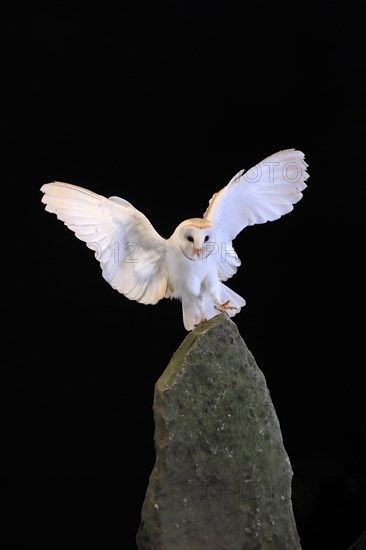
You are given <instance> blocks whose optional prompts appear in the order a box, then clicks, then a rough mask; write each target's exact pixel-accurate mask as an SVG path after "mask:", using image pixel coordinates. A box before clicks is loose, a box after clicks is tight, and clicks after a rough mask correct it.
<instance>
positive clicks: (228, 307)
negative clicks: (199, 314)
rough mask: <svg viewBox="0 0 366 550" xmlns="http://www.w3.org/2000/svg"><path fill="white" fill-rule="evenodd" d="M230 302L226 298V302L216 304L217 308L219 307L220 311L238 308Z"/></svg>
mask: <svg viewBox="0 0 366 550" xmlns="http://www.w3.org/2000/svg"><path fill="white" fill-rule="evenodd" d="M229 303H230V301H229V300H226V302H224V303H223V304H219V305H217V306H215V309H217V310H218V311H226V310H227V309H237V308H236V307H234V306H229Z"/></svg>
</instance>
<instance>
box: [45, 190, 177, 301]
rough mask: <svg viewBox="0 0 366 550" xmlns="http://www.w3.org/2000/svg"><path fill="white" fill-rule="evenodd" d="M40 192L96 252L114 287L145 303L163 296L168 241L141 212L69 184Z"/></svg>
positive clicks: (164, 291)
mask: <svg viewBox="0 0 366 550" xmlns="http://www.w3.org/2000/svg"><path fill="white" fill-rule="evenodd" d="M41 191H42V192H43V193H44V196H43V198H42V202H43V203H44V204H45V205H46V211H47V212H52V213H53V214H56V216H57V218H58V219H60V220H62V221H63V222H64V223H65V225H66V226H67V227H68V228H69V229H71V231H73V232H74V233H75V235H76V237H77V238H78V239H80V240H82V241H84V242H85V243H86V245H87V246H88V247H89V248H91V249H92V250H94V251H95V257H96V258H97V260H99V262H100V265H101V268H102V271H103V277H104V279H105V280H106V281H107V282H108V283H109V284H110V285H111V286H112V287H113V288H114V289H116V290H117V291H118V292H121V293H122V294H124V295H125V296H126V297H127V298H129V299H130V300H136V301H137V302H141V303H143V304H156V303H157V302H158V301H159V300H161V299H162V298H164V297H165V295H166V292H167V284H168V276H167V271H166V268H165V255H166V250H167V241H166V240H165V239H163V237H161V236H160V235H159V234H158V233H157V232H156V231H155V229H154V227H153V226H152V225H151V223H150V222H149V220H148V219H147V218H146V216H144V214H142V213H141V212H139V210H137V209H136V208H134V207H133V206H132V204H130V203H129V202H127V201H125V200H124V199H121V198H119V197H110V198H109V199H107V198H106V197H103V196H102V195H97V194H96V193H93V192H92V191H89V190H88V189H84V188H82V187H78V186H76V185H71V184H69V183H62V182H58V181H55V182H52V183H46V184H45V185H43V186H42V188H41Z"/></svg>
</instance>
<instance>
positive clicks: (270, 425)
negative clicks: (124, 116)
mask: <svg viewBox="0 0 366 550" xmlns="http://www.w3.org/2000/svg"><path fill="white" fill-rule="evenodd" d="M153 409H154V418H155V448H156V463H155V466H154V468H153V471H152V473H151V476H150V481H149V485H148V489H147V492H146V496H145V500H144V503H143V507H142V512H141V525H140V528H139V530H138V533H137V545H138V548H139V550H206V549H207V550H299V549H300V548H301V547H300V542H299V537H298V534H297V529H296V524H295V519H294V515H293V510H292V502H291V479H292V469H291V465H290V461H289V459H288V456H287V454H286V451H285V449H284V446H283V442H282V436H281V431H280V426H279V423H278V419H277V416H276V413H275V410H274V407H273V404H272V401H271V397H270V395H269V391H268V388H267V385H266V381H265V378H264V376H263V374H262V372H261V371H260V370H259V368H258V366H257V365H256V363H255V360H254V358H253V356H252V355H251V353H250V351H249V350H248V348H247V347H246V345H245V343H244V341H243V339H242V338H241V336H240V334H239V332H238V329H237V327H236V325H235V324H234V323H233V321H231V320H230V319H229V318H228V317H227V316H226V315H225V314H221V315H218V316H216V317H214V318H213V319H211V320H210V321H208V322H206V323H203V324H201V325H199V326H198V327H197V328H196V329H195V330H194V331H192V332H190V333H189V334H188V336H187V337H186V338H185V340H184V341H183V343H182V344H181V346H180V347H179V348H178V350H177V351H176V353H175V354H174V355H173V357H172V359H171V361H170V363H169V365H168V366H167V368H166V369H165V371H164V372H163V374H162V375H161V377H160V378H159V380H158V381H157V383H156V385H155V395H154V406H153Z"/></svg>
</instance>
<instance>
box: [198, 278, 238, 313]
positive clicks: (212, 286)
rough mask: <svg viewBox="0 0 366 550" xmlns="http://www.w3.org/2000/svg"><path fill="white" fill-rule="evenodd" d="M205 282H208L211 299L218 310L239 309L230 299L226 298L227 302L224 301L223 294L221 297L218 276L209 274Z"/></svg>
mask: <svg viewBox="0 0 366 550" xmlns="http://www.w3.org/2000/svg"><path fill="white" fill-rule="evenodd" d="M205 283H206V286H207V289H208V292H209V294H210V296H211V299H212V301H213V303H214V307H215V309H217V310H218V311H227V310H234V309H237V308H236V307H234V306H231V305H230V300H226V302H222V296H221V299H220V287H219V284H218V281H217V279H216V278H212V277H210V276H207V277H206V279H205Z"/></svg>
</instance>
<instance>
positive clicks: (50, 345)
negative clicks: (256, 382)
mask: <svg viewBox="0 0 366 550" xmlns="http://www.w3.org/2000/svg"><path fill="white" fill-rule="evenodd" d="M151 4H154V3H151ZM102 6H103V5H102ZM102 6H99V7H98V6H96V7H90V6H89V7H87V8H85V9H84V10H82V9H80V8H79V9H77V8H75V7H73V8H67V7H66V6H65V4H61V3H60V4H58V3H56V2H53V3H50V6H48V7H45V8H43V9H42V8H29V7H28V8H24V9H22V10H19V12H14V13H11V14H10V13H9V14H7V15H6V17H4V19H3V23H4V27H5V29H4V30H5V43H4V44H5V45H4V47H3V49H2V53H3V65H2V67H3V68H2V70H3V76H4V78H3V94H5V95H4V96H3V101H2V107H3V109H2V111H3V116H2V119H1V133H2V138H3V140H4V142H3V146H2V148H1V151H2V155H3V159H2V167H3V170H2V172H3V176H4V182H5V183H4V184H3V186H2V187H3V190H4V191H5V199H4V202H3V204H2V207H3V219H4V223H3V250H2V251H3V255H2V256H3V261H4V264H3V265H4V268H3V272H4V274H5V275H7V276H8V277H9V285H10V284H11V283H13V284H14V286H9V285H4V286H3V302H4V304H5V302H6V301H7V300H8V299H9V300H8V301H9V303H10V308H9V310H8V311H6V313H5V316H4V318H3V324H4V327H3V329H5V330H4V331H3V332H4V333H5V334H7V335H9V337H8V338H7V341H6V359H7V361H6V363H5V366H4V371H3V372H4V374H5V377H4V378H5V385H4V386H3V387H5V397H4V400H3V403H4V404H5V414H4V415H3V419H4V420H5V424H4V430H3V435H2V440H3V446H2V448H3V453H2V454H3V456H4V457H5V459H6V465H5V466H3V478H4V481H5V482H6V483H7V486H8V491H6V492H3V495H4V499H5V516H4V525H3V529H2V537H3V539H4V540H3V548H9V549H10V548H12V549H20V548H24V549H31V548H32V549H36V548H37V549H51V548H52V549H61V548H62V549H71V548H73V549H74V548H75V549H79V548H80V549H81V548H83V549H84V548H92V547H97V548H106V549H114V548H120V549H130V548H131V549H133V548H135V543H134V539H135V534H136V531H137V528H138V525H139V519H140V510H141V505H142V502H143V499H144V495H145V491H146V487H147V483H148V476H149V474H150V471H151V468H152V466H153V464H154V457H155V455H154V446H153V432H154V423H153V417H152V400H153V391H154V383H155V382H156V380H157V378H158V377H159V376H160V374H161V373H162V371H163V370H164V368H165V367H166V365H167V363H168V362H169V359H170V357H171V355H172V353H173V352H174V351H175V349H176V348H177V347H178V345H179V344H180V343H181V341H182V339H183V338H184V337H185V335H186V332H185V330H184V328H183V324H182V316H181V306H180V304H179V303H178V302H177V301H168V300H164V301H162V302H160V303H159V304H157V305H156V306H143V305H140V304H137V303H136V302H130V301H129V300H127V299H126V298H124V297H123V296H122V295H119V294H118V293H116V292H115V291H114V290H112V288H111V287H109V285H108V284H107V283H106V282H105V281H104V280H103V278H102V276H101V272H100V268H99V265H98V263H97V262H96V261H95V260H94V258H93V253H92V252H91V251H90V250H88V249H87V248H86V247H85V245H84V244H83V243H81V242H80V241H78V240H77V239H76V238H75V237H74V235H73V234H72V233H71V232H70V231H69V230H67V228H65V227H64V226H63V225H62V223H60V222H59V221H57V219H56V217H55V216H51V215H50V214H47V213H45V212H44V207H43V205H42V203H41V193H40V191H39V188H40V187H41V185H42V184H44V183H47V182H49V181H53V180H61V181H67V182H70V183H74V184H77V185H81V186H84V187H87V188H89V189H91V190H93V191H95V192H98V193H101V194H103V195H105V196H110V195H119V196H122V197H123V198H125V199H127V200H129V201H130V202H132V204H133V205H134V206H136V208H138V209H139V210H141V211H142V212H144V214H145V215H146V216H147V217H148V218H149V219H150V220H151V222H152V223H153V225H154V226H155V228H156V229H157V230H158V231H159V233H160V234H161V235H163V236H165V237H168V236H169V235H170V234H171V233H172V232H173V230H174V228H175V227H176V225H178V223H179V222H180V221H182V220H184V219H186V218H188V217H194V216H200V215H202V213H203V211H204V210H205V208H206V206H207V203H208V200H209V198H210V197H211V196H212V194H213V193H214V192H215V191H217V190H218V189H219V188H221V187H222V186H223V185H225V184H226V183H227V182H228V181H229V180H230V179H231V177H232V176H233V175H234V174H235V173H236V172H237V171H238V170H240V169H241V168H246V169H248V168H250V167H251V166H253V165H254V164H256V163H257V162H259V161H261V160H262V159H263V158H265V157H266V156H268V155H270V154H272V153H274V152H276V151H278V150H280V149H284V148H288V147H295V148H298V149H301V150H302V151H304V152H305V155H306V160H307V162H308V163H309V173H310V179H309V181H308V188H307V190H306V191H305V193H304V198H303V200H302V201H301V202H300V203H299V204H297V205H296V207H295V210H294V211H293V212H292V213H291V214H289V215H288V216H285V217H284V218H281V219H280V220H278V221H276V222H274V223H271V224H265V225H260V226H256V227H252V228H249V229H247V230H245V231H244V232H243V233H242V234H241V235H240V236H239V237H238V238H237V239H236V241H235V248H236V250H237V253H238V255H239V257H240V258H241V259H242V262H243V264H242V267H241V268H240V270H239V271H238V273H237V275H236V276H235V277H234V278H233V279H232V280H231V281H230V286H231V287H232V288H233V289H234V290H236V291H237V292H239V294H241V295H243V296H244V297H245V298H246V300H247V306H246V308H244V310H243V311H242V312H241V313H240V315H239V316H237V317H236V318H235V322H236V323H237V325H238V327H239V330H240V332H241V334H242V336H243V338H244V340H245V341H246V343H247V345H248V347H249V348H250V350H251V351H252V353H253V354H254V356H255V358H256V360H257V363H258V365H259V367H260V368H261V370H262V371H263V373H264V375H265V377H266V380H267V384H268V387H269V390H270V392H271V396H272V399H273V402H274V406H275V409H276V412H277V415H278V417H279V420H280V424H281V428H282V433H283V438H284V443H285V447H286V449H287V452H288V454H289V456H290V460H291V463H292V466H293V469H294V481H293V502H294V511H295V517H296V520H297V525H298V531H299V534H300V537H301V541H302V546H303V550H311V549H314V548H331V549H332V550H338V549H339V550H341V549H346V548H347V547H348V546H349V545H350V544H351V542H352V541H353V540H354V539H356V538H357V536H358V535H359V533H360V532H361V531H362V529H363V528H364V527H365V526H366V518H365V513H364V512H365V508H364V494H365V477H364V463H365V452H364V450H363V444H364V443H365V414H364V408H365V397H364V395H365V391H364V368H365V361H364V346H363V340H364V319H363V317H364V305H365V303H364V302H365V300H364V281H365V270H364V266H363V263H364V258H363V256H364V237H363V229H364V200H365V177H364V167H363V156H362V153H361V143H362V137H363V132H364V123H363V121H362V117H363V107H362V103H361V98H362V97H363V94H364V92H365V85H364V84H365V81H364V74H363V54H364V43H363V40H362V32H363V24H364V22H363V21H362V19H361V16H360V14H358V13H357V12H356V11H354V12H351V10H349V11H347V10H346V9H344V10H343V11H342V12H340V11H339V10H338V9H336V7H335V3H333V2H322V3H319V4H318V5H317V6H316V7H315V6H314V7H312V6H311V5H307V4H306V3H300V2H299V3H293V4H291V5H290V6H285V5H279V4H278V3H275V2H273V3H269V2H263V1H257V2H256V3H255V4H250V5H246V3H244V2H236V3H230V2H212V1H211V2H209V1H202V0H201V1H198V2H193V1H190V2H183V1H180V2H179V1H176V2H171V3H169V4H168V5H166V6H162V5H160V6H155V5H153V6H152V5H150V7H149V8H148V9H146V8H145V7H144V6H142V5H139V4H137V3H136V4H135V5H132V6H131V5H128V4H126V5H125V4H124V3H122V4H121V6H119V8H118V9H117V8H116V9H114V10H112V9H111V8H110V7H108V6H107V5H106V6H105V7H104V6H103V7H102ZM24 10H25V11H24ZM4 54H5V55H4Z"/></svg>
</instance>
